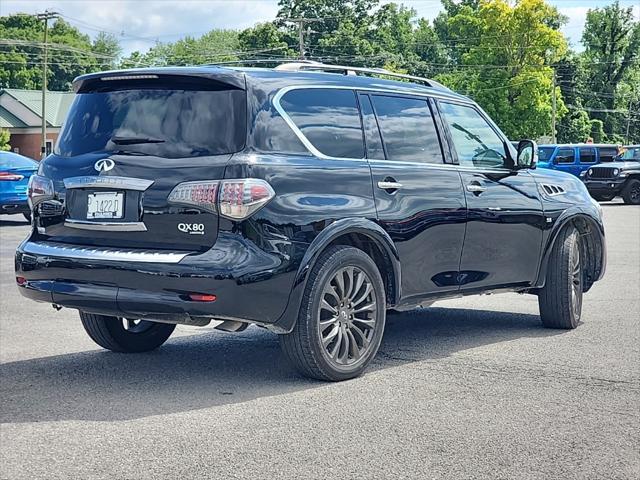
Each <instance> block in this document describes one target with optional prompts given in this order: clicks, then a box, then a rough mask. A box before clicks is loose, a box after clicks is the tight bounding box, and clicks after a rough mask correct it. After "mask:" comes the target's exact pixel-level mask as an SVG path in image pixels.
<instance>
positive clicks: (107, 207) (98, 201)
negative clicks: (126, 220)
mask: <svg viewBox="0 0 640 480" xmlns="http://www.w3.org/2000/svg"><path fill="white" fill-rule="evenodd" d="M123 200H124V195H123V194H122V192H96V193H90V194H88V195H87V219H88V220H89V219H92V218H122V212H123V208H122V207H123V205H124V201H123Z"/></svg>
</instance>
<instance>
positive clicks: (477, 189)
mask: <svg viewBox="0 0 640 480" xmlns="http://www.w3.org/2000/svg"><path fill="white" fill-rule="evenodd" d="M485 190H486V187H483V186H482V185H480V184H479V183H478V182H471V183H469V184H467V191H468V192H471V193H475V194H478V195H479V194H481V193H482V192H484V191H485Z"/></svg>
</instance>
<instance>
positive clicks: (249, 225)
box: [16, 63, 606, 380]
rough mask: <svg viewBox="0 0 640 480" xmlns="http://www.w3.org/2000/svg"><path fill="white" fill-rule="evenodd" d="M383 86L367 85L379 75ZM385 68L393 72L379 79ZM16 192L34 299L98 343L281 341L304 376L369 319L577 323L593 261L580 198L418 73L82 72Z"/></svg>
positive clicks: (314, 68)
mask: <svg viewBox="0 0 640 480" xmlns="http://www.w3.org/2000/svg"><path fill="white" fill-rule="evenodd" d="M381 73H382V75H383V76H384V78H379V77H380V75H381ZM393 76H397V77H403V78H401V79H400V80H402V81H395V80H390V79H389V78H392V77H393ZM74 89H75V92H76V93H77V96H76V99H75V101H74V103H73V106H72V107H71V110H70V112H69V116H68V118H67V121H66V123H65V126H64V128H63V130H62V132H61V134H60V137H59V139H58V142H57V145H56V147H55V151H54V153H53V154H52V155H50V156H49V157H48V158H47V159H46V160H44V161H43V162H42V163H41V165H40V167H39V171H38V173H37V175H34V176H32V177H31V181H30V184H29V195H30V203H31V207H32V210H33V222H32V223H33V225H32V231H31V233H30V235H29V237H28V238H27V239H26V240H25V241H24V242H23V243H22V244H21V245H20V246H19V247H18V250H17V253H16V282H17V285H18V288H19V290H20V292H21V293H22V294H23V295H24V296H26V297H28V298H31V299H34V300H38V301H41V302H48V303H52V304H53V305H54V306H56V307H67V308H73V309H77V310H79V312H80V319H81V321H82V324H83V326H84V328H85V329H86V331H87V333H88V334H89V336H90V337H91V338H92V339H93V340H94V341H95V342H96V343H98V344H99V345H101V346H102V347H104V348H107V349H109V350H113V351H116V352H143V351H148V350H151V349H154V348H156V347H158V346H160V345H161V344H162V343H163V342H165V341H166V340H167V338H168V337H169V336H170V335H171V333H172V331H173V330H174V328H175V326H176V324H187V325H196V326H198V325H206V324H208V323H210V322H211V321H212V320H213V321H216V325H217V328H220V329H222V330H226V331H240V330H243V329H244V328H246V327H247V326H248V325H250V324H256V325H259V326H262V327H265V328H267V329H269V330H271V331H273V332H275V333H277V334H278V335H279V337H280V340H281V344H282V348H283V350H284V353H285V355H286V356H287V357H288V358H289V360H291V362H292V363H293V364H294V365H295V366H296V367H297V368H298V369H299V370H300V371H301V372H302V373H304V374H306V375H308V376H311V377H315V378H319V379H324V380H343V379H347V378H351V377H354V376H356V375H358V374H360V373H361V372H362V371H363V370H364V369H365V367H366V366H367V364H368V363H369V362H370V361H371V359H372V358H373V357H374V356H375V354H376V351H377V350H378V347H379V346H380V342H381V339H382V335H383V332H384V326H385V318H386V312H387V310H390V309H394V310H406V309H411V308H415V307H417V306H420V305H424V304H428V303H431V302H433V301H434V300H437V299H442V298H446V297H451V296H458V295H471V294H477V293H482V292H488V291H517V292H522V293H529V294H533V295H537V296H538V299H539V304H540V317H541V320H542V324H543V325H544V326H546V327H551V328H565V329H569V328H575V327H576V326H577V325H578V324H579V322H580V315H581V307H582V296H583V293H584V292H586V291H588V290H589V289H590V288H591V286H592V285H593V283H594V282H595V281H597V280H599V279H600V278H601V277H602V275H603V273H604V269H605V263H606V253H605V242H604V230H603V224H602V218H601V211H600V209H599V206H598V205H597V204H596V203H595V202H594V201H593V200H591V198H590V196H589V194H588V192H587V190H586V189H585V187H584V185H583V184H582V182H581V181H580V180H579V179H578V178H576V177H574V176H572V175H569V174H566V173H562V172H556V171H551V170H542V169H540V170H536V169H535V161H536V155H537V148H536V145H535V144H534V142H532V141H527V140H524V141H522V142H520V144H519V145H518V148H517V149H516V148H514V147H513V146H512V145H511V144H510V143H509V142H508V141H507V138H506V137H505V136H504V134H503V133H502V132H501V131H500V129H499V128H498V127H497V126H496V125H495V124H494V123H493V122H492V121H491V119H490V118H489V117H488V116H487V115H486V114H485V113H484V112H483V111H482V109H481V108H479V107H478V105H476V104H475V103H474V102H473V101H471V100H470V99H468V98H466V97H464V96H461V95H458V94H456V93H454V92H452V91H451V90H449V89H447V88H445V87H443V86H442V85H440V84H438V83H437V82H433V81H430V80H427V79H421V78H417V77H409V76H406V75H405V76H402V75H396V74H392V73H391V72H386V71H382V70H377V69H371V70H367V69H363V68H355V67H341V66H332V65H323V64H315V63H296V64H284V65H281V66H279V67H276V68H275V69H252V68H221V67H216V66H202V67H180V68H154V69H140V70H126V71H114V72H105V73H96V74H90V75H84V76H81V77H79V78H78V79H76V80H75V82H74Z"/></svg>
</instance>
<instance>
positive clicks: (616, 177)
mask: <svg viewBox="0 0 640 480" xmlns="http://www.w3.org/2000/svg"><path fill="white" fill-rule="evenodd" d="M582 179H583V180H584V183H585V185H586V186H587V189H588V190H589V193H591V196H592V197H593V198H595V199H596V200H600V201H607V200H612V199H613V198H614V197H617V196H618V195H620V196H621V197H622V199H623V200H624V203H627V204H629V205H640V145H629V146H627V147H624V149H623V151H622V153H621V154H620V155H618V156H617V157H616V158H615V162H611V163H607V164H604V165H594V166H593V167H591V168H589V169H588V170H585V171H584V173H583V175H582Z"/></svg>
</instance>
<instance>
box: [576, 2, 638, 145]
mask: <svg viewBox="0 0 640 480" xmlns="http://www.w3.org/2000/svg"><path fill="white" fill-rule="evenodd" d="M582 43H583V45H584V47H585V51H584V54H583V56H582V57H583V62H584V64H585V68H586V69H587V73H586V90H587V91H588V92H589V94H587V95H585V103H586V104H587V105H588V106H589V107H592V108H593V109H595V110H601V111H600V112H594V114H593V116H595V117H596V118H598V119H599V120H601V121H602V123H603V128H604V131H605V133H606V134H607V135H609V136H612V137H613V135H614V134H618V135H621V134H622V133H623V130H624V126H625V121H626V115H625V114H624V113H617V112H616V110H623V111H624V110H626V109H627V108H628V99H625V98H623V97H621V95H620V93H621V92H620V90H621V89H622V90H625V89H626V87H624V85H625V84H626V83H628V82H629V80H630V78H631V77H632V76H634V75H635V74H634V70H635V69H637V68H638V66H639V64H640V54H639V53H638V52H640V22H638V21H635V20H634V17H633V8H632V7H628V8H623V7H621V6H620V4H619V2H618V1H616V2H614V3H612V4H611V5H608V6H606V7H604V8H596V9H593V10H589V12H588V13H587V21H586V24H585V28H584V32H583V34H582Z"/></svg>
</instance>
